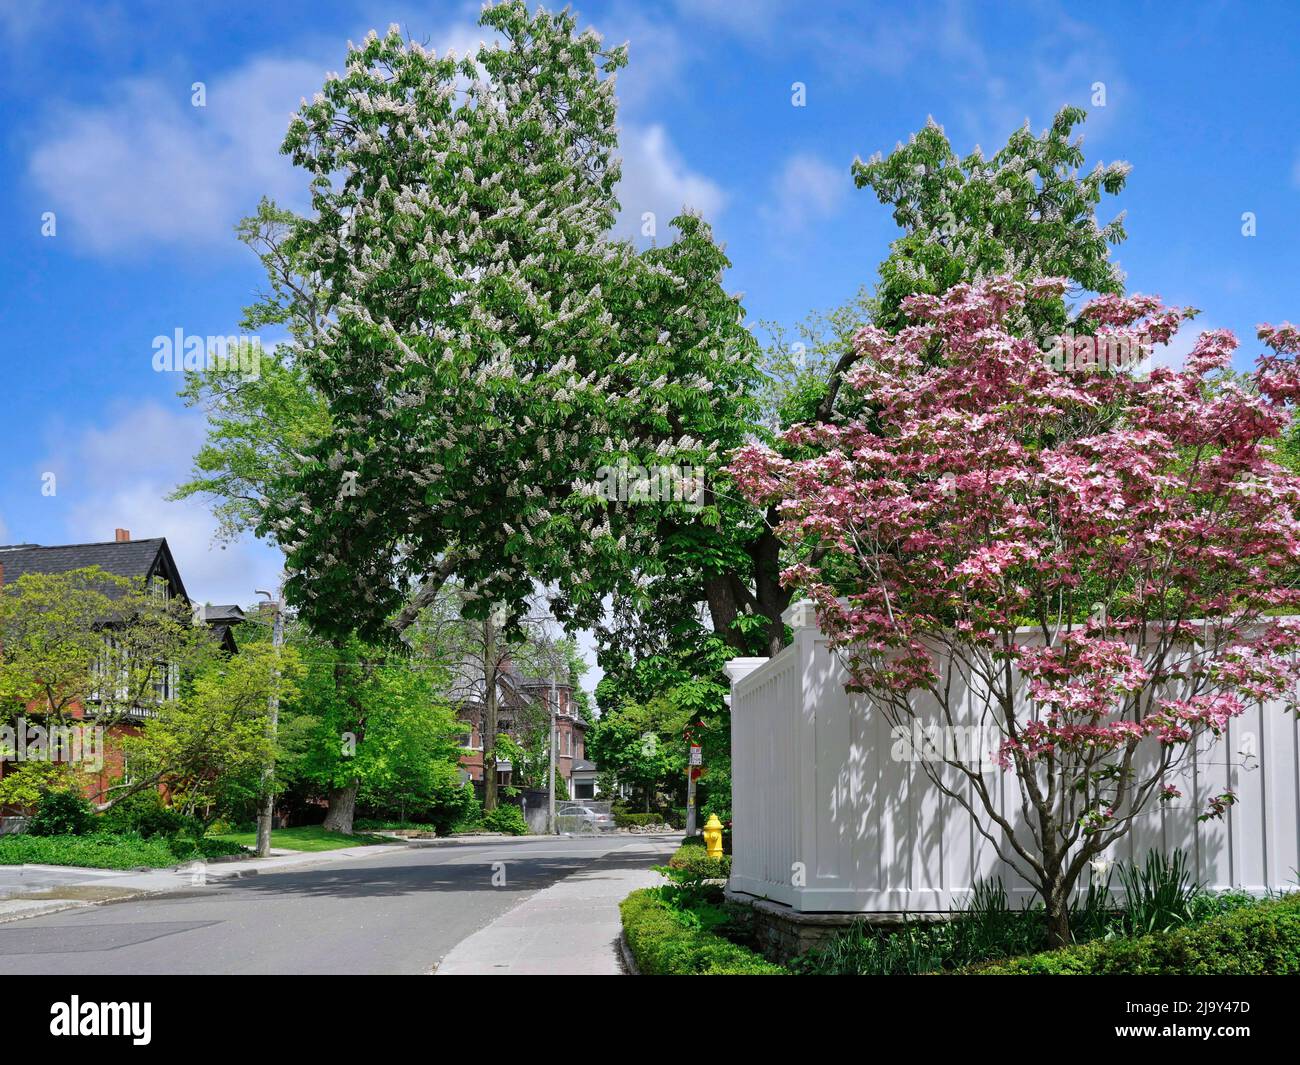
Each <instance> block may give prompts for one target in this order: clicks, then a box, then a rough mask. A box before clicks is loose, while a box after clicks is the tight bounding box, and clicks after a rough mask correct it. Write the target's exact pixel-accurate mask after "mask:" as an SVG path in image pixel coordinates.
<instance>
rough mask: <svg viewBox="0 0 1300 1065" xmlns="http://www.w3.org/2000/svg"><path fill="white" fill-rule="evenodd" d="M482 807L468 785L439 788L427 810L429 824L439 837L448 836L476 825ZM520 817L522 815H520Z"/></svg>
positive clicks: (472, 789)
mask: <svg viewBox="0 0 1300 1065" xmlns="http://www.w3.org/2000/svg"><path fill="white" fill-rule="evenodd" d="M482 813H483V807H482V804H481V803H480V802H479V801H478V797H477V796H476V795H475V794H474V788H473V787H472V786H471V785H469V784H459V783H458V784H456V785H455V786H453V787H448V788H440V789H439V791H438V793H437V794H436V795H435V796H434V797H433V801H432V805H431V806H430V809H429V823H430V824H431V825H432V826H433V830H434V831H435V832H436V833H437V834H438V835H440V836H449V835H451V833H452V832H454V831H456V829H457V828H459V827H460V826H462V825H465V824H477V823H478V820H479V818H480V817H481V816H482ZM521 816H522V815H521Z"/></svg>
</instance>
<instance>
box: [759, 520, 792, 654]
mask: <svg viewBox="0 0 1300 1065" xmlns="http://www.w3.org/2000/svg"><path fill="white" fill-rule="evenodd" d="M778 519H779V515H778V513H777V510H776V508H775V507H772V508H770V509H769V510H768V516H767V520H768V522H770V523H772V524H775V523H776V522H777V520H778ZM750 555H751V557H752V558H753V560H754V593H755V598H756V599H757V600H758V611H759V613H760V614H762V615H763V616H764V617H765V618H767V654H768V657H769V658H771V657H774V656H776V655H778V654H780V653H781V648H783V647H784V646H785V622H784V621H782V620H781V615H782V614H783V613H784V612H785V608H786V607H788V606H789V605H790V590H789V589H788V588H782V587H781V541H780V540H778V539H777V538H776V536H775V535H773V533H772V532H771V530H770V529H764V530H763V532H762V533H761V534H760V535H759V538H758V542H757V543H756V544H754V545H753V547H752V548H751V549H750Z"/></svg>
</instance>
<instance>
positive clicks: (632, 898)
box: [619, 888, 786, 976]
mask: <svg viewBox="0 0 1300 1065" xmlns="http://www.w3.org/2000/svg"><path fill="white" fill-rule="evenodd" d="M664 890H665V889H663V888H643V889H642V890H640V891H634V892H632V894H631V895H629V896H628V897H627V898H625V899H624V900H623V901H622V902H621V903H620V904H619V912H620V913H621V914H622V916H623V934H624V935H625V936H626V937H627V944H628V948H629V949H630V950H631V952H632V957H633V958H635V959H636V964H637V968H639V969H640V970H641V972H642V973H643V974H645V975H646V976H781V975H784V974H785V973H786V970H785V969H783V968H781V966H779V965H773V964H772V963H771V962H769V961H767V960H765V959H764V958H763V957H761V956H760V955H758V954H756V953H755V952H754V951H752V950H749V949H748V948H747V947H742V946H740V945H739V944H738V943H732V942H730V941H729V940H726V939H723V938H722V937H721V936H719V935H715V934H714V933H712V932H709V931H706V930H704V929H703V928H689V927H687V926H686V925H685V924H683V923H682V921H681V920H680V919H679V917H678V916H677V915H676V914H675V913H674V912H673V910H672V908H671V906H670V905H669V903H668V902H667V901H666V898H665V896H664Z"/></svg>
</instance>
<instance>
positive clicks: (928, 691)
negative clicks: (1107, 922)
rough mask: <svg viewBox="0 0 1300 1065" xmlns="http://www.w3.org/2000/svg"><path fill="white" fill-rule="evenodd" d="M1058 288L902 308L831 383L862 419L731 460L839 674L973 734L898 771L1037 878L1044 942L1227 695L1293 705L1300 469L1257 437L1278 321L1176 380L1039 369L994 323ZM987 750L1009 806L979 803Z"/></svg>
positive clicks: (977, 294)
mask: <svg viewBox="0 0 1300 1065" xmlns="http://www.w3.org/2000/svg"><path fill="white" fill-rule="evenodd" d="M1065 284H1066V282H1065V280H1064V279H1062V278H1047V279H1041V280H1034V281H1028V282H1022V281H1016V280H1013V279H1011V278H1009V277H1005V276H1003V277H997V278H992V279H989V280H986V281H983V282H981V283H978V284H974V285H971V284H960V285H957V286H955V287H953V288H952V289H950V290H949V291H947V292H946V293H944V294H942V295H917V296H913V297H911V298H909V299H907V300H905V301H904V302H903V307H904V310H905V312H906V315H907V324H906V325H905V326H904V327H903V328H902V329H901V331H899V332H897V333H896V334H890V333H887V332H885V331H883V330H881V329H879V328H875V327H867V328H864V329H862V330H861V331H860V332H859V333H858V334H857V337H856V339H855V344H856V347H857V355H858V356H859V358H858V359H857V361H856V363H855V366H854V368H853V370H852V371H851V373H850V374H849V375H848V378H847V380H846V384H847V386H848V387H850V388H852V389H854V390H857V391H858V392H859V393H860V394H861V395H862V396H863V397H865V398H866V399H867V400H869V402H868V403H866V404H864V410H865V411H866V413H864V414H863V415H862V416H861V417H857V418H854V419H851V420H849V421H847V422H846V423H844V424H838V425H836V424H828V423H824V422H823V423H815V424H804V425H800V426H796V427H794V428H792V429H790V430H789V431H787V432H786V433H785V434H784V437H783V441H782V443H783V453H782V454H778V453H776V452H773V451H772V450H770V449H767V448H764V447H761V446H757V445H754V446H747V447H746V448H744V449H742V450H741V451H740V452H739V453H738V454H737V456H736V458H735V460H734V464H733V472H734V473H735V476H736V478H737V481H738V483H739V484H740V485H741V486H742V488H743V490H744V491H745V493H746V494H747V496H748V497H749V498H750V499H751V500H752V501H753V502H754V503H755V504H758V505H764V504H770V503H776V504H778V507H779V513H780V522H781V524H780V528H779V530H778V532H779V533H780V535H781V536H782V537H783V538H784V539H785V540H786V542H787V543H789V544H792V545H795V551H794V555H795V558H794V560H793V562H792V563H791V564H790V565H789V566H788V567H787V568H786V569H785V570H784V572H783V579H784V580H785V582H786V583H787V584H789V585H791V586H793V587H796V588H798V589H800V590H801V591H802V592H803V593H804V594H806V595H808V596H809V597H811V598H812V599H813V600H814V601H815V602H816V604H817V608H818V616H819V619H820V621H821V624H822V626H823V628H824V629H825V630H826V631H827V633H828V634H829V635H830V637H831V640H832V643H833V646H834V647H835V648H836V649H837V651H838V653H839V654H840V655H841V657H842V658H843V660H844V661H845V663H846V666H847V670H848V672H849V675H850V678H851V681H850V688H851V690H856V691H859V692H862V693H865V694H866V695H867V696H868V697H869V699H870V702H871V705H872V706H873V707H875V708H878V710H879V712H881V713H883V714H885V715H886V717H887V718H888V719H889V721H890V724H891V725H904V726H906V727H907V728H908V729H909V731H911V730H912V729H913V728H914V727H915V725H916V724H917V722H918V721H924V722H929V723H933V724H936V725H938V726H940V727H941V728H947V729H952V730H956V729H958V728H970V727H971V726H972V725H977V726H979V728H981V729H982V730H983V731H982V732H981V733H979V734H981V735H987V734H988V733H989V731H990V730H992V733H993V735H994V736H995V737H996V742H995V743H994V744H993V745H992V746H994V748H995V749H994V750H992V751H991V752H969V751H962V750H960V749H958V748H957V747H955V746H954V745H951V744H946V743H945V744H943V745H942V747H943V749H942V750H934V751H929V752H927V754H928V755H931V756H933V757H932V758H931V759H930V760H924V759H923V760H922V762H921V764H922V766H923V768H924V771H925V772H926V773H927V775H928V776H929V777H930V779H932V780H933V781H934V783H935V784H936V786H938V787H939V788H940V789H941V790H942V791H943V792H944V793H945V794H947V795H949V796H951V797H952V798H953V799H954V800H955V801H956V802H957V803H959V804H960V805H962V806H963V807H964V808H966V809H967V810H968V811H969V812H970V813H971V814H972V816H973V817H974V819H975V822H976V824H977V826H978V829H979V831H980V832H981V833H982V834H983V835H984V836H985V837H986V838H987V839H988V840H989V841H990V842H991V844H992V845H993V846H994V847H995V848H996V849H997V852H998V854H999V855H1000V856H1001V857H1002V858H1003V860H1004V861H1006V862H1008V863H1009V864H1010V865H1011V866H1012V867H1013V868H1015V869H1016V870H1017V872H1019V873H1020V874H1021V875H1022V876H1023V877H1024V878H1025V879H1026V880H1027V881H1028V882H1029V883H1030V884H1032V885H1034V886H1035V887H1036V889H1037V890H1038V891H1039V892H1040V893H1041V896H1042V899H1043V902H1044V904H1045V907H1046V911H1047V916H1048V921H1049V931H1050V935H1051V938H1052V941H1053V942H1055V943H1063V942H1067V941H1068V940H1069V908H1070V899H1071V897H1072V894H1073V892H1074V889H1075V887H1076V885H1077V884H1078V882H1079V878H1080V875H1081V874H1082V872H1083V871H1084V870H1085V869H1086V868H1087V867H1088V864H1089V862H1090V861H1092V860H1094V859H1098V858H1099V857H1100V856H1101V855H1103V853H1104V852H1106V851H1107V849H1108V848H1110V847H1111V846H1112V845H1113V844H1115V843H1116V841H1118V840H1119V839H1121V838H1122V837H1123V836H1124V835H1125V834H1126V833H1127V832H1128V831H1129V830H1130V829H1131V827H1132V825H1133V823H1134V820H1135V818H1136V817H1137V816H1138V815H1139V814H1140V813H1141V812H1142V811H1143V810H1144V809H1146V808H1148V806H1149V804H1150V803H1152V802H1153V801H1160V800H1162V799H1169V798H1173V797H1177V795H1178V792H1177V789H1176V787H1174V786H1173V785H1172V783H1171V782H1170V781H1169V779H1168V775H1169V773H1170V770H1171V769H1173V768H1175V767H1176V766H1177V765H1178V763H1179V762H1180V761H1181V760H1183V759H1186V758H1188V757H1189V756H1190V755H1191V753H1192V752H1193V750H1194V749H1195V747H1196V745H1197V744H1199V743H1209V742H1212V741H1213V740H1214V738H1215V737H1218V736H1219V735H1220V734H1221V733H1222V732H1223V731H1224V729H1225V727H1226V725H1227V723H1228V722H1229V721H1230V720H1231V719H1232V718H1233V717H1235V716H1237V715H1239V714H1241V713H1242V712H1243V710H1244V709H1245V706H1246V704H1248V703H1251V702H1255V701H1260V700H1264V699H1276V698H1282V699H1284V700H1286V701H1287V703H1288V704H1289V705H1291V707H1292V708H1293V709H1294V702H1293V698H1294V687H1295V681H1296V667H1295V664H1294V653H1295V651H1296V649H1297V644H1300V624H1297V621H1296V619H1293V618H1290V617H1286V616H1284V615H1285V613H1286V608H1289V607H1292V606H1293V605H1294V604H1295V602H1296V600H1297V598H1298V596H1300V593H1297V591H1296V589H1295V587H1294V583H1295V577H1296V574H1297V562H1300V535H1298V534H1300V524H1298V523H1297V504H1298V503H1300V478H1297V477H1296V476H1294V475H1292V474H1291V473H1289V472H1288V471H1287V470H1285V469H1284V468H1283V467H1281V466H1280V465H1278V463H1277V462H1276V461H1275V459H1274V449H1273V443H1272V442H1273V441H1274V440H1275V439H1276V438H1277V437H1278V436H1279V435H1280V434H1281V433H1282V432H1283V430H1284V429H1285V427H1286V426H1287V424H1288V422H1289V421H1290V409H1289V408H1290V404H1291V403H1292V401H1293V400H1294V399H1295V396H1296V395H1297V393H1298V392H1300V373H1298V372H1297V369H1296V365H1295V361H1294V356H1295V354H1296V353H1297V351H1300V330H1297V329H1296V328H1295V327H1294V326H1292V325H1289V324H1286V325H1282V326H1279V327H1276V328H1273V327H1269V326H1261V327H1260V329H1259V336H1260V339H1261V340H1262V341H1263V342H1264V344H1265V345H1266V346H1267V347H1268V349H1269V353H1268V354H1266V355H1265V356H1264V357H1262V358H1261V359H1260V360H1259V364H1258V367H1257V369H1256V370H1255V371H1254V372H1253V373H1252V374H1250V375H1248V376H1246V377H1242V378H1237V377H1234V376H1232V375H1230V374H1227V373H1222V372H1220V371H1223V370H1225V369H1226V368H1227V366H1228V364H1229V361H1230V359H1231V355H1232V352H1233V350H1234V348H1235V347H1236V344H1237V341H1236V339H1235V338H1234V337H1233V335H1232V334H1231V333H1230V332H1228V331H1226V330H1212V331H1208V332H1204V333H1202V334H1201V335H1200V337H1199V339H1198V340H1197V341H1196V343H1195V346H1194V347H1193V349H1192V351H1191V354H1190V357H1189V358H1188V360H1187V364H1186V367H1185V369H1182V370H1178V371H1175V370H1172V369H1169V368H1163V367H1161V368H1156V369H1152V370H1151V371H1150V372H1149V374H1146V375H1142V374H1139V373H1133V372H1127V371H1124V372H1115V371H1114V370H1113V369H1110V368H1107V367H1105V366H1104V365H1098V364H1097V363H1096V362H1095V361H1093V362H1089V361H1087V360H1070V359H1067V360H1059V359H1058V360H1053V359H1049V358H1045V356H1044V352H1043V351H1042V350H1041V348H1040V347H1039V345H1038V344H1037V343H1036V342H1035V341H1034V340H1031V339H1027V338H1024V337H1021V336H1017V335H1016V334H1015V332H1014V329H1013V327H1012V325H1011V323H1012V322H1015V321H1023V313H1024V308H1025V306H1026V304H1027V302H1030V301H1043V300H1051V299H1059V298H1060V297H1061V295H1062V293H1063V292H1064V289H1065ZM1191 313H1194V312H1192V311H1191V310H1190V309H1175V308H1169V307H1166V306H1164V305H1163V304H1162V303H1161V302H1160V300H1159V299H1158V298H1155V297H1150V296H1140V295H1138V296H1130V297H1125V296H1120V295H1117V294H1106V295H1103V296H1101V297H1099V298H1097V299H1095V300H1094V301H1093V302H1092V303H1090V304H1088V305H1086V306H1085V308H1084V309H1083V311H1082V314H1081V319H1080V320H1081V323H1082V325H1083V326H1084V327H1085V330H1087V331H1091V333H1092V334H1095V335H1090V336H1086V337H1083V336H1081V337H1080V342H1083V341H1085V340H1086V341H1087V342H1088V343H1091V344H1103V345H1104V344H1121V345H1123V344H1127V345H1142V346H1145V348H1146V349H1147V350H1149V345H1150V344H1152V343H1160V342H1164V341H1167V340H1168V339H1169V338H1170V337H1171V336H1173V334H1174V333H1175V332H1176V330H1177V329H1178V327H1179V325H1180V323H1181V322H1182V321H1183V320H1184V319H1185V318H1186V317H1188V316H1189V315H1190V314H1191ZM1071 343H1074V341H1073V340H1072V341H1071ZM1081 367H1082V368H1081ZM971 695H974V696H975V699H974V703H975V707H974V710H973V711H972V710H971V709H970V706H971V702H972V700H971ZM972 712H973V713H974V715H975V717H976V718H977V720H974V721H972V720H971V714H972ZM967 734H968V735H969V733H967ZM971 753H976V757H974V758H971V757H969V755H970V754H971ZM985 753H988V754H990V755H991V758H992V760H993V762H990V763H985V762H984V758H983V757H982V755H983V754H985ZM993 763H996V766H994V765H993ZM997 766H1000V767H1001V769H1002V770H1004V771H1006V772H1009V773H1011V774H1014V777H1015V781H1016V783H1017V784H1018V788H1014V787H1013V788H1009V789H1007V791H1008V795H1012V796H1015V795H1016V793H1017V792H1018V800H1017V799H1015V798H1012V799H1008V800H1007V801H1006V802H1005V804H1004V803H1003V802H1002V801H1000V792H1001V789H1000V788H998V787H997V786H996V781H995V780H994V779H993V776H994V775H996V773H997V768H996V767H997ZM991 767H992V769H991V772H992V774H993V775H991V773H990V768H991ZM1017 801H1018V806H1019V814H1018V815H1017V814H1016V812H1015V808H1016V803H1017ZM1230 802H1231V796H1230V795H1227V796H1224V795H1218V796H1214V797H1213V798H1212V799H1211V800H1210V805H1209V809H1207V811H1206V814H1207V815H1209V816H1215V815H1217V814H1221V813H1222V812H1223V809H1224V808H1225V806H1226V804H1227V803H1230Z"/></svg>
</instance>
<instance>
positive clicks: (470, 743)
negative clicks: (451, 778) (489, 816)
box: [457, 666, 597, 799]
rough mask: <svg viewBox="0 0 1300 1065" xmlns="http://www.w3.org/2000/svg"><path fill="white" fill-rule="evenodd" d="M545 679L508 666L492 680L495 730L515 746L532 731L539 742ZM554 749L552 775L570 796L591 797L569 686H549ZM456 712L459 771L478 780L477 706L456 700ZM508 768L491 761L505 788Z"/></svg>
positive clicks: (580, 725)
mask: <svg viewBox="0 0 1300 1065" xmlns="http://www.w3.org/2000/svg"><path fill="white" fill-rule="evenodd" d="M550 698H551V682H550V681H549V680H547V679H543V678H539V677H526V676H523V675H522V674H520V673H518V672H516V671H515V670H513V669H512V668H510V667H509V666H507V667H506V668H505V669H503V670H502V671H501V673H500V674H499V676H498V678H497V732H498V734H501V733H504V734H505V735H507V736H509V737H510V738H511V739H512V740H514V741H515V742H516V743H519V744H520V745H525V746H526V745H527V743H528V741H529V740H530V739H536V737H537V736H538V734H539V733H540V735H541V736H542V737H543V739H542V742H543V743H545V734H546V727H547V723H548V720H549V716H550ZM555 698H556V711H555V731H556V750H557V755H556V759H555V775H556V776H557V777H560V778H563V780H564V782H565V785H566V787H567V788H568V792H569V795H570V796H571V797H572V798H574V799H593V798H595V797H596V771H597V770H596V766H595V765H593V764H592V763H591V762H589V761H587V759H586V753H587V740H586V735H587V725H586V722H584V721H583V720H582V719H581V718H580V717H579V716H578V708H577V704H576V703H575V702H574V700H573V686H572V685H571V684H556V685H555ZM457 716H458V717H459V718H460V719H461V721H463V722H464V723H465V724H466V725H467V726H468V731H467V732H466V733H465V734H464V735H463V737H462V741H461V742H462V746H463V747H464V748H465V753H464V754H462V755H461V758H460V765H461V769H462V770H463V771H464V773H465V774H466V777H467V779H469V780H473V781H475V782H476V783H478V782H481V781H482V780H483V704H482V703H481V702H479V701H477V700H471V701H468V702H464V703H462V704H461V705H460V706H459V707H458V708H457ZM513 772H514V769H513V767H512V766H511V765H510V763H509V762H500V761H498V763H497V784H498V785H500V786H509V785H510V784H511V783H512V782H513V781H512V776H513Z"/></svg>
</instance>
